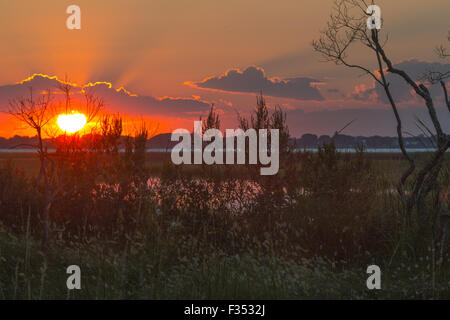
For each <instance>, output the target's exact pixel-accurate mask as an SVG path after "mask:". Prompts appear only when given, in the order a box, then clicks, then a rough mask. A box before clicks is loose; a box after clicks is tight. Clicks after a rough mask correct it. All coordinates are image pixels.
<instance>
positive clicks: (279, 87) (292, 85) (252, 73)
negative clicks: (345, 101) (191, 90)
mask: <svg viewBox="0 0 450 320" xmlns="http://www.w3.org/2000/svg"><path fill="white" fill-rule="evenodd" d="M318 83H319V81H318V80H315V79H311V78H288V79H278V78H268V77H267V76H266V74H265V73H264V70H263V69H262V68H257V67H248V68H247V69H245V70H244V71H240V70H237V69H232V70H229V71H227V72H226V73H225V74H223V75H220V76H215V77H210V78H207V79H204V80H202V81H199V82H186V83H185V84H187V85H190V86H193V87H196V88H200V89H210V90H220V91H226V92H235V93H259V92H262V93H263V94H265V95H267V96H272V97H279V98H288V99H295V100H316V101H322V100H324V98H323V96H322V95H321V93H320V92H319V90H318V89H317V88H316V87H315V85H317V84H318Z"/></svg>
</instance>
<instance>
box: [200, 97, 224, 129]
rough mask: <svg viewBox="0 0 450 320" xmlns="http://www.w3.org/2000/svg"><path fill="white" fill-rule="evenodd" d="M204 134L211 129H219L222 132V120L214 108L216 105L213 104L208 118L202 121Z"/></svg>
mask: <svg viewBox="0 0 450 320" xmlns="http://www.w3.org/2000/svg"><path fill="white" fill-rule="evenodd" d="M202 129H203V133H205V132H206V131H207V130H209V129H219V130H220V118H219V114H218V113H217V112H216V110H215V108H214V104H211V109H209V113H208V117H207V118H206V119H205V120H203V121H202Z"/></svg>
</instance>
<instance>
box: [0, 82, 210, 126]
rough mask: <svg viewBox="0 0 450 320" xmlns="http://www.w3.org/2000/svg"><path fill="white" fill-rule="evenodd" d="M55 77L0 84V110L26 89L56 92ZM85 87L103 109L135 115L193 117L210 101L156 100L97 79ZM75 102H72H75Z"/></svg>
mask: <svg viewBox="0 0 450 320" xmlns="http://www.w3.org/2000/svg"><path fill="white" fill-rule="evenodd" d="M58 84H59V80H57V79H56V78H51V77H47V76H41V75H38V76H34V77H33V78H30V79H29V80H28V81H25V82H23V83H18V84H14V85H6V86H0V111H6V110H7V108H8V103H9V100H11V99H14V98H20V97H28V96H29V88H30V87H31V88H33V92H34V94H35V95H37V94H39V93H42V92H43V91H48V90H51V91H52V92H54V93H55V98H56V99H57V98H58V97H59V95H58V94H57V93H58ZM88 90H92V91H93V92H94V93H95V94H96V95H97V96H99V97H101V98H102V99H103V100H104V102H105V106H106V108H107V110H110V111H113V112H120V113H126V114H135V115H163V116H176V117H180V118H181V117H183V118H194V117H195V118H197V117H198V115H200V114H204V113H205V112H207V111H208V110H209V108H210V104H209V103H207V102H205V101H202V100H199V99H193V98H172V97H164V98H162V99H158V98H155V97H151V96H137V95H135V94H132V93H129V92H127V91H125V90H124V89H115V88H113V87H112V85H111V84H109V83H105V82H99V83H95V84H92V85H91V86H90V87H89V88H88ZM80 91H81V87H80V86H78V85H75V84H74V85H73V93H75V95H74V100H75V101H76V100H77V99H81V96H79V93H80ZM75 103H76V102H75Z"/></svg>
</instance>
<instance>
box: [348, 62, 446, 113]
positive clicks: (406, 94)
mask: <svg viewBox="0 0 450 320" xmlns="http://www.w3.org/2000/svg"><path fill="white" fill-rule="evenodd" d="M395 67H396V68H398V69H400V70H404V71H405V72H407V73H408V74H409V75H410V77H411V78H412V79H413V80H414V81H419V80H421V78H422V77H423V76H424V74H426V73H427V72H429V71H440V72H448V71H450V64H442V63H438V62H435V63H431V62H426V61H419V60H408V61H403V62H401V63H399V64H397V65H395ZM386 79H387V81H388V82H389V83H390V89H391V92H392V96H393V97H394V100H395V101H397V102H411V101H413V100H414V99H417V96H416V94H415V93H414V92H413V90H412V88H411V87H410V86H409V85H408V84H407V83H406V82H405V80H403V78H401V77H400V76H398V75H395V74H391V73H388V74H387V75H386ZM429 89H430V92H431V95H432V96H433V97H440V96H441V95H442V91H441V88H440V86H439V85H432V86H430V87H429ZM350 96H351V97H352V98H353V99H356V100H364V101H367V100H369V101H377V102H380V103H384V104H388V103H389V100H388V99H387V97H386V93H385V91H384V89H383V88H382V87H381V86H380V85H379V84H378V83H376V84H374V86H372V87H369V88H368V87H365V86H358V87H356V88H355V90H354V91H353V92H352V93H351V94H350Z"/></svg>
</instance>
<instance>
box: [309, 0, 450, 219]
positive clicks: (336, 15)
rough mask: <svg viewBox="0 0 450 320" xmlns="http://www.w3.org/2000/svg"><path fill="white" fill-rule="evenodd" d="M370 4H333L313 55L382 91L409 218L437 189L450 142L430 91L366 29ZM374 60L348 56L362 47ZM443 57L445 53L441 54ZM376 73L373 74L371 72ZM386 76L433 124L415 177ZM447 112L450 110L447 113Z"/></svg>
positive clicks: (338, 0) (353, 0)
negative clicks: (402, 164)
mask: <svg viewBox="0 0 450 320" xmlns="http://www.w3.org/2000/svg"><path fill="white" fill-rule="evenodd" d="M370 4H374V1H372V2H371V3H368V2H366V1H364V0H335V3H334V8H333V13H332V14H331V16H330V20H329V22H328V25H327V28H326V30H324V31H323V32H322V34H321V37H320V39H318V40H316V41H313V48H314V49H315V51H317V52H319V53H321V54H322V56H323V57H324V58H325V60H326V61H331V62H334V63H336V64H337V65H343V66H346V67H348V68H352V69H356V70H360V71H362V72H363V73H364V74H366V75H369V76H370V77H371V78H372V79H373V80H374V81H375V84H377V85H379V86H381V88H383V89H384V91H385V93H386V96H387V98H388V100H389V103H390V105H391V107H392V111H393V113H394V116H395V118H396V121H397V135H398V142H399V146H400V149H401V151H402V154H403V156H404V157H405V159H407V160H408V162H409V167H408V169H407V170H406V171H405V172H404V173H403V175H402V177H401V179H400V181H399V183H398V187H397V190H398V192H399V194H400V196H401V198H402V199H403V200H404V202H405V204H406V209H407V213H408V216H409V215H410V213H411V211H412V210H413V208H414V207H415V206H417V207H418V208H419V211H421V210H420V209H421V208H422V205H423V203H424V199H425V197H426V196H427V194H428V193H429V192H430V191H431V190H432V188H434V187H435V186H436V182H437V177H438V174H439V171H440V169H441V167H442V163H443V161H444V157H445V152H446V151H447V149H448V148H449V147H450V139H449V137H448V135H447V134H445V133H444V131H443V130H442V126H441V123H440V121H439V119H438V116H437V113H436V109H435V104H434V101H433V98H432V96H431V94H430V91H429V89H428V88H427V87H426V86H425V85H424V84H423V83H420V82H416V81H414V79H413V78H412V77H411V76H410V75H409V74H408V73H407V72H406V71H404V70H401V69H399V68H397V67H396V66H395V65H394V63H393V62H392V61H391V60H390V58H389V56H388V53H387V52H386V51H385V46H386V43H387V40H388V37H387V36H384V37H382V31H381V30H378V29H376V28H374V29H369V28H368V27H367V19H368V18H369V17H370V16H371V13H367V9H368V7H369V5H370ZM361 45H362V47H363V48H365V49H366V50H368V51H369V52H370V53H371V54H373V56H374V65H372V66H371V65H363V64H359V63H354V62H352V61H350V60H351V59H350V58H349V57H350V52H351V51H352V49H354V48H355V47H358V46H361ZM441 53H442V54H443V55H444V56H445V55H446V51H445V50H441ZM372 70H375V71H372ZM387 74H394V75H397V76H399V77H401V78H402V79H403V80H404V81H405V82H406V83H407V84H408V85H409V86H410V87H411V89H412V90H413V91H414V92H415V94H417V95H418V96H419V97H420V98H421V99H422V100H423V102H424V104H425V106H426V108H427V110H428V114H429V118H430V120H431V123H432V124H433V131H434V134H433V136H434V138H435V141H436V150H435V151H434V153H433V156H432V158H431V159H430V160H429V161H427V162H426V163H425V165H424V166H423V168H421V169H420V170H419V171H418V172H417V175H415V176H414V177H413V173H415V172H416V170H418V169H417V167H416V163H415V160H414V159H413V157H412V156H411V155H410V154H409V153H408V152H407V150H406V147H405V143H404V139H403V129H402V119H401V117H400V114H399V111H398V107H397V103H396V101H395V99H394V98H393V95H392V92H391V88H390V83H389V81H388V79H387ZM440 80H443V79H442V78H441V79H440ZM442 87H443V90H444V92H445V96H446V99H447V101H446V103H447V106H448V103H449V101H448V98H447V94H446V93H447V90H446V86H445V83H444V84H442ZM449 111H450V109H449ZM411 179H412V181H411V182H412V192H411V193H409V194H408V193H407V192H406V190H405V186H406V184H407V182H408V181H410V180H411Z"/></svg>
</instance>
